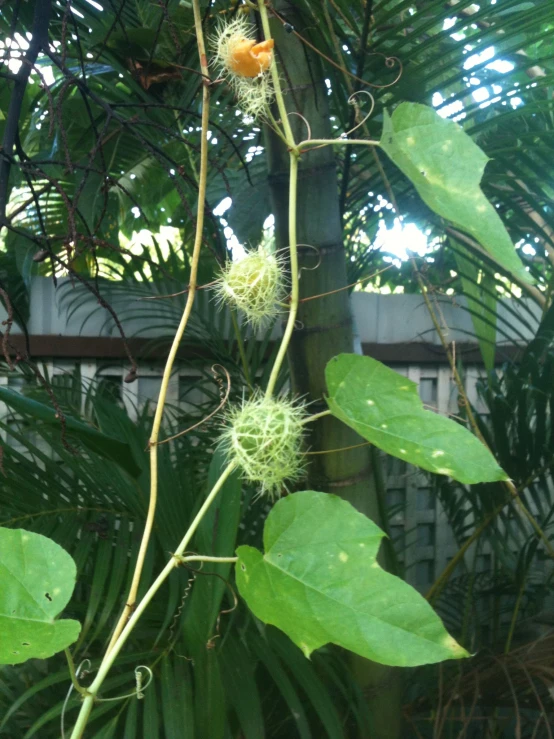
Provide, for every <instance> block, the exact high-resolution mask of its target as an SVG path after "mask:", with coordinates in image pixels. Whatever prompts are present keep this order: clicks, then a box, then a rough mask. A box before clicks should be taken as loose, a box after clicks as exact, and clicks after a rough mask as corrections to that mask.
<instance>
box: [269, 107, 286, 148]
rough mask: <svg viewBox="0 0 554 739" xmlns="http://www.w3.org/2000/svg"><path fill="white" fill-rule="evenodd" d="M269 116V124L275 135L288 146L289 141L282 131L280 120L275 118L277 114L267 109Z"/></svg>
mask: <svg viewBox="0 0 554 739" xmlns="http://www.w3.org/2000/svg"><path fill="white" fill-rule="evenodd" d="M267 117H268V119H269V123H268V124H267V125H268V126H269V127H270V128H271V130H272V131H273V132H274V133H275V135H276V136H278V137H279V138H280V139H281V141H282V142H283V143H284V144H286V145H287V146H288V145H289V142H288V141H287V138H286V136H285V134H284V133H283V132H282V131H281V127H280V125H279V122H278V121H277V120H276V119H275V116H274V115H273V113H272V112H271V111H270V110H268V111H267Z"/></svg>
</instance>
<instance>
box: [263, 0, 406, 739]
mask: <svg viewBox="0 0 554 739" xmlns="http://www.w3.org/2000/svg"><path fill="white" fill-rule="evenodd" d="M274 7H275V9H276V10H277V12H278V13H279V14H281V15H283V16H284V17H285V18H286V20H287V21H288V22H289V23H290V24H292V25H293V26H294V27H295V28H297V30H298V31H299V32H300V33H301V34H302V35H304V34H305V29H303V28H302V23H301V19H300V17H299V15H298V14H297V13H296V12H295V8H294V3H292V2H289V1H288V0H277V1H276V2H274ZM272 33H273V35H274V38H275V41H276V53H277V60H278V63H279V67H280V76H281V79H282V85H283V88H284V92H285V101H286V105H287V109H288V110H290V111H295V112H297V113H300V114H301V115H302V116H303V117H304V118H305V119H306V121H308V122H309V125H310V128H311V136H312V138H330V137H331V136H332V132H331V127H330V123H329V111H328V105H327V88H326V87H325V84H324V80H323V78H322V71H321V66H320V64H319V60H318V58H317V57H316V56H315V55H314V54H312V53H310V54H309V55H308V51H309V50H308V49H307V48H305V47H304V45H303V44H302V43H301V42H300V40H299V39H298V38H297V37H295V36H294V34H289V33H286V32H285V31H284V29H283V26H282V24H281V23H280V22H279V21H278V20H276V19H274V20H273V21H272ZM289 119H290V123H291V125H292V128H293V131H294V135H295V139H296V141H301V140H302V139H306V138H307V137H308V130H307V127H306V124H305V122H304V121H303V120H302V119H301V118H300V117H299V116H297V115H291V116H290V117H289ZM266 133H267V136H266V140H267V157H268V167H269V183H270V189H271V197H272V208H273V213H274V215H275V229H276V242H277V248H279V249H282V248H285V247H287V246H288V227H287V218H288V177H289V156H288V153H287V151H286V148H285V146H284V145H283V144H282V142H281V141H280V140H279V139H277V137H275V136H274V135H272V134H271V132H270V131H269V130H268V131H267V132H266ZM297 208H298V209H297V219H298V242H299V244H300V246H299V264H300V269H301V279H300V297H301V299H302V298H307V297H311V296H314V295H319V294H321V293H325V292H328V291H332V290H337V289H339V288H342V287H344V286H345V285H346V284H347V272H346V260H345V251H344V245H343V235H342V225H341V215H340V209H339V187H338V181H337V171H336V160H335V153H334V151H333V148H332V147H326V148H322V149H315V150H313V151H310V152H306V153H305V154H303V155H302V157H301V159H300V164H299V173H298V205H297ZM353 351H354V336H353V325H352V314H351V311H350V300H349V293H348V291H347V290H342V291H341V292H337V293H335V294H333V295H329V296H327V297H322V298H318V299H316V300H310V301H307V302H305V303H301V306H300V310H299V314H298V328H296V329H295V331H294V334H293V338H292V341H291V345H290V349H289V364H290V369H291V379H292V387H293V391H294V392H295V393H297V394H298V395H301V396H304V397H306V398H307V400H309V402H310V403H311V405H310V410H311V411H312V412H313V413H316V412H318V411H319V410H324V409H325V408H326V407H327V406H326V404H325V401H324V395H325V392H326V388H325V374H324V373H325V366H326V364H327V362H328V361H329V360H330V359H331V358H332V357H334V356H335V355H336V354H339V353H341V352H353ZM362 441H363V440H362V439H361V438H360V437H359V436H358V435H357V434H356V433H355V432H354V431H352V430H351V429H349V428H348V427H347V426H345V425H344V424H343V423H341V422H340V421H338V420H336V419H334V418H332V417H326V418H323V419H320V420H318V421H316V422H315V424H314V425H313V429H312V430H311V434H310V439H309V443H310V447H311V449H312V451H325V450H331V449H340V448H343V447H349V446H354V445H356V444H360V443H361V442H362ZM370 459H371V456H370V453H369V450H368V447H359V448H357V449H351V450H349V451H344V452H340V453H329V454H321V455H314V456H313V457H312V460H313V461H312V462H311V464H310V470H309V485H310V488H311V489H313V490H319V491H325V492H330V493H334V494H336V495H340V497H341V498H344V499H345V500H348V501H349V502H350V503H352V504H353V505H354V506H355V507H356V508H357V509H358V510H360V511H362V512H363V513H365V514H366V515H367V516H369V517H370V518H372V519H373V520H374V521H376V522H377V523H379V520H380V515H379V501H378V498H377V495H376V491H375V484H374V477H373V471H372V467H371V462H370ZM351 667H352V671H353V673H354V674H355V676H356V678H357V679H358V680H359V682H360V685H361V687H362V688H363V690H364V691H365V694H366V696H367V700H368V705H369V708H370V712H371V715H372V726H371V727H367V730H366V731H365V732H364V733H363V736H364V737H371V738H372V739H385V738H386V739H395V738H396V737H400V736H401V720H400V719H401V710H400V700H401V695H400V693H401V683H400V679H399V678H400V675H399V674H398V671H395V670H392V669H390V668H386V667H382V666H380V665H376V664H374V663H371V662H369V661H368V660H365V659H362V658H360V657H356V656H354V655H353V656H352V660H351Z"/></svg>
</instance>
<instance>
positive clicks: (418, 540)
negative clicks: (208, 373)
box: [0, 279, 539, 590]
mask: <svg viewBox="0 0 554 739" xmlns="http://www.w3.org/2000/svg"><path fill="white" fill-rule="evenodd" d="M352 305H353V312H354V316H355V325H356V328H357V333H358V336H359V340H360V343H361V345H362V347H363V349H364V351H365V352H366V353H371V354H372V355H373V356H376V357H377V358H379V359H383V360H384V361H387V362H388V363H389V364H391V365H392V366H393V367H394V369H395V370H396V371H398V372H399V373H401V374H403V375H405V376H406V377H408V378H409V379H411V380H413V381H414V382H416V383H417V384H418V385H419V389H420V395H421V398H422V400H423V402H424V403H426V404H427V405H428V406H429V407H431V408H433V409H436V411H437V412H439V413H443V414H448V413H456V412H457V409H458V405H457V391H456V387H455V385H454V382H453V380H452V377H451V371H450V367H449V366H448V364H447V363H446V362H445V358H444V353H443V352H442V350H441V349H440V341H439V337H438V336H437V333H436V331H435V330H434V328H433V326H432V323H431V321H430V319H429V316H428V314H427V310H426V308H425V305H424V303H423V300H422V299H421V297H420V296H417V295H375V294H367V293H355V294H354V295H353V300H352ZM529 311H530V313H529V314H528V315H527V316H526V320H530V319H529V316H534V318H533V319H532V321H531V322H532V323H533V322H536V321H538V319H539V316H538V314H537V312H536V311H535V310H534V309H533V307H532V306H531V307H530V308H529ZM503 312H504V314H505V315H506V308H505V306H501V307H500V316H501V317H502V313H503ZM91 313H93V315H92V318H91V319H90V320H88V321H87V323H86V324H85V325H84V327H83V321H84V319H85V318H87V317H90V316H91ZM441 314H442V319H443V320H444V321H445V323H446V324H447V325H448V327H449V334H448V339H449V341H451V342H452V341H454V342H458V343H459V344H460V345H461V346H463V347H464V352H465V354H466V355H467V356H468V357H471V358H472V361H471V363H470V364H467V363H465V364H464V378H465V384H466V392H467V394H468V397H469V399H470V401H471V402H472V403H474V404H475V405H476V406H477V409H478V410H483V409H482V408H480V407H479V401H478V398H477V392H476V383H477V380H478V378H479V375H480V373H481V372H482V371H483V370H482V367H481V366H480V365H479V364H478V363H477V362H476V359H477V360H478V352H477V350H476V344H475V341H474V342H473V344H472V345H471V342H470V346H468V339H470V338H471V333H472V331H473V329H472V325H471V319H470V316H469V314H468V313H467V312H466V311H464V310H463V305H460V304H459V303H455V302H450V301H443V302H442V304H441ZM0 320H1V317H0ZM500 320H502V319H501V318H500ZM510 322H511V323H512V324H513V322H514V321H513V317H512V316H510ZM517 330H518V332H519V334H520V339H521V336H524V337H525V338H529V337H530V335H531V332H530V329H529V327H528V326H526V325H525V322H524V321H522V323H521V324H520V325H519V326H518V327H517ZM13 333H14V334H16V333H17V329H16V328H15V327H14V331H13ZM29 333H30V335H31V343H32V344H33V343H34V344H35V346H38V347H39V348H40V361H42V362H43V363H44V366H45V369H46V371H47V373H48V375H49V376H52V375H54V374H58V373H63V372H67V371H70V370H72V369H73V368H74V367H75V365H76V363H77V362H78V363H79V364H80V371H81V375H82V377H83V380H84V382H88V381H92V380H94V379H98V378H99V377H102V378H103V379H104V381H105V382H109V383H111V385H112V387H113V388H114V390H115V392H116V394H119V396H120V398H121V401H122V403H123V404H124V405H125V407H126V410H127V412H128V413H129V415H130V416H131V418H133V417H134V415H135V413H136V412H137V408H140V406H141V404H142V403H144V402H145V401H147V400H153V399H155V398H156V397H157V394H158V391H159V387H160V381H161V375H162V368H163V358H162V357H161V356H160V358H159V359H157V358H155V359H150V360H147V361H145V362H144V361H143V362H141V363H140V371H139V376H138V379H137V381H136V382H134V383H131V384H125V383H124V382H123V379H124V377H125V375H126V373H127V372H128V369H129V367H128V363H127V362H126V361H124V360H123V359H122V357H123V351H122V347H121V346H120V347H119V348H117V346H116V348H115V350H114V345H113V344H109V346H110V347H111V348H110V349H109V351H107V350H106V342H105V341H104V339H106V338H107V337H110V336H113V326H110V323H109V321H108V322H106V314H105V312H104V311H103V310H102V309H100V310H99V309H98V306H97V304H96V302H95V301H94V299H90V300H88V299H87V300H86V301H83V302H82V304H81V305H80V306H79V309H78V310H77V311H76V312H75V313H74V314H73V315H71V316H68V315H67V313H66V312H64V311H63V310H59V308H58V304H57V301H56V295H55V293H54V290H53V287H52V283H51V282H50V281H49V280H46V279H36V280H35V281H34V283H33V286H32V293H31V319H30V322H29ZM140 334H141V335H147V336H150V337H151V336H152V335H153V330H152V327H151V326H149V325H148V321H145V322H144V326H143V330H141V332H140ZM99 337H104V339H102V338H99ZM62 340H63V341H62ZM103 341H104V343H102V342H103ZM114 341H117V340H116V339H114ZM72 346H73V347H74V348H73V349H72ZM49 347H51V351H50V350H49ZM95 347H98V356H95ZM512 349H513V347H512ZM49 351H50V353H49ZM83 351H85V352H86V356H85V357H83V356H82V354H81V356H78V354H77V352H81V353H82V352H83ZM34 353H35V359H37V358H38V357H37V352H36V351H35V352H34ZM414 357H415V359H418V358H419V361H417V362H416V361H415V359H414ZM403 358H404V361H402V359H403ZM197 377H198V370H194V369H192V368H191V367H190V366H187V363H186V362H185V363H180V364H179V366H178V369H177V371H176V372H175V374H174V376H173V377H172V379H171V382H170V386H169V392H168V401H169V402H171V403H172V404H175V405H178V404H184V405H185V406H186V403H188V402H196V401H198V397H195V396H194V395H191V393H192V394H194V393H197V392H198V391H197V390H194V384H195V380H196V379H197ZM20 382H21V379H20V377H18V376H17V375H11V374H9V375H7V376H4V377H1V378H0V383H3V384H7V385H8V386H10V387H14V389H17V387H18V385H19V384H20ZM0 411H1V408H0ZM386 466H387V468H388V469H387V470H386V473H387V475H386V483H387V502H388V504H389V506H391V507H392V508H393V509H394V510H396V511H397V513H395V515H394V517H393V519H392V522H391V523H392V530H391V534H392V536H393V539H394V538H397V539H399V541H398V542H397V544H399V546H397V551H404V560H405V561H404V564H405V567H406V577H407V580H408V581H409V582H411V583H412V584H413V585H415V586H416V587H418V588H420V589H422V590H425V589H426V587H427V586H428V585H429V584H430V583H431V582H432V581H433V580H434V578H435V576H436V575H437V574H438V573H439V572H441V571H442V570H443V569H444V567H445V566H446V564H447V562H448V560H449V559H450V558H451V557H452V555H453V554H454V553H455V551H456V550H457V547H456V545H455V543H454V542H453V540H452V536H451V533H450V531H449V529H448V526H447V523H446V519H445V515H444V513H443V511H442V510H441V506H440V504H439V503H438V501H437V499H436V497H435V496H434V495H433V494H432V493H431V491H430V490H429V481H428V479H427V478H426V476H425V475H423V474H422V473H420V472H419V471H418V470H416V469H415V468H413V467H410V466H407V465H405V464H404V463H403V462H401V461H400V460H395V459H392V458H388V459H387V461H386ZM479 556H480V557H481V558H482V563H480V564H481V565H482V566H479V563H478V568H477V569H484V568H485V566H486V565H487V564H488V560H489V561H490V552H488V551H486V550H483V551H482V552H481V553H480V555H479Z"/></svg>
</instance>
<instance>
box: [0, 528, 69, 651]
mask: <svg viewBox="0 0 554 739" xmlns="http://www.w3.org/2000/svg"><path fill="white" fill-rule="evenodd" d="M75 575H76V567H75V562H74V561H73V559H72V558H71V557H70V556H69V554H68V553H67V552H66V551H65V550H64V549H62V548H61V547H60V546H58V544H56V543H55V542H54V541H52V540H51V539H48V538H47V537H46V536H42V535H41V534H34V533H32V532H30V531H23V530H22V529H5V528H0V634H1V639H0V664H4V665H6V664H12V665H13V664H18V663H20V662H25V661H26V660H28V659H31V658H38V659H46V657H51V656H52V655H53V654H56V652H60V651H61V650H62V649H65V647H68V646H69V645H70V644H72V643H73V642H74V641H75V640H76V639H77V637H78V636H79V631H80V630H81V626H80V624H79V622H78V621H73V620H68V619H63V620H60V621H55V620H54V619H55V617H56V616H57V615H58V614H59V613H60V611H61V610H62V609H63V608H64V607H65V606H66V604H67V602H68V600H69V599H70V597H71V594H72V592H73V588H74V587H75Z"/></svg>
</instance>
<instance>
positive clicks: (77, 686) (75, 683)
mask: <svg viewBox="0 0 554 739" xmlns="http://www.w3.org/2000/svg"><path fill="white" fill-rule="evenodd" d="M63 652H64V654H65V658H66V660H67V666H68V668H69V675H70V677H71V682H72V683H73V687H74V688H75V690H76V691H77V692H78V693H81V695H88V690H87V689H86V688H83V686H82V685H81V684H80V683H79V680H78V678H77V671H76V670H75V662H74V661H73V655H72V654H71V652H70V651H69V649H64V650H63Z"/></svg>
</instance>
